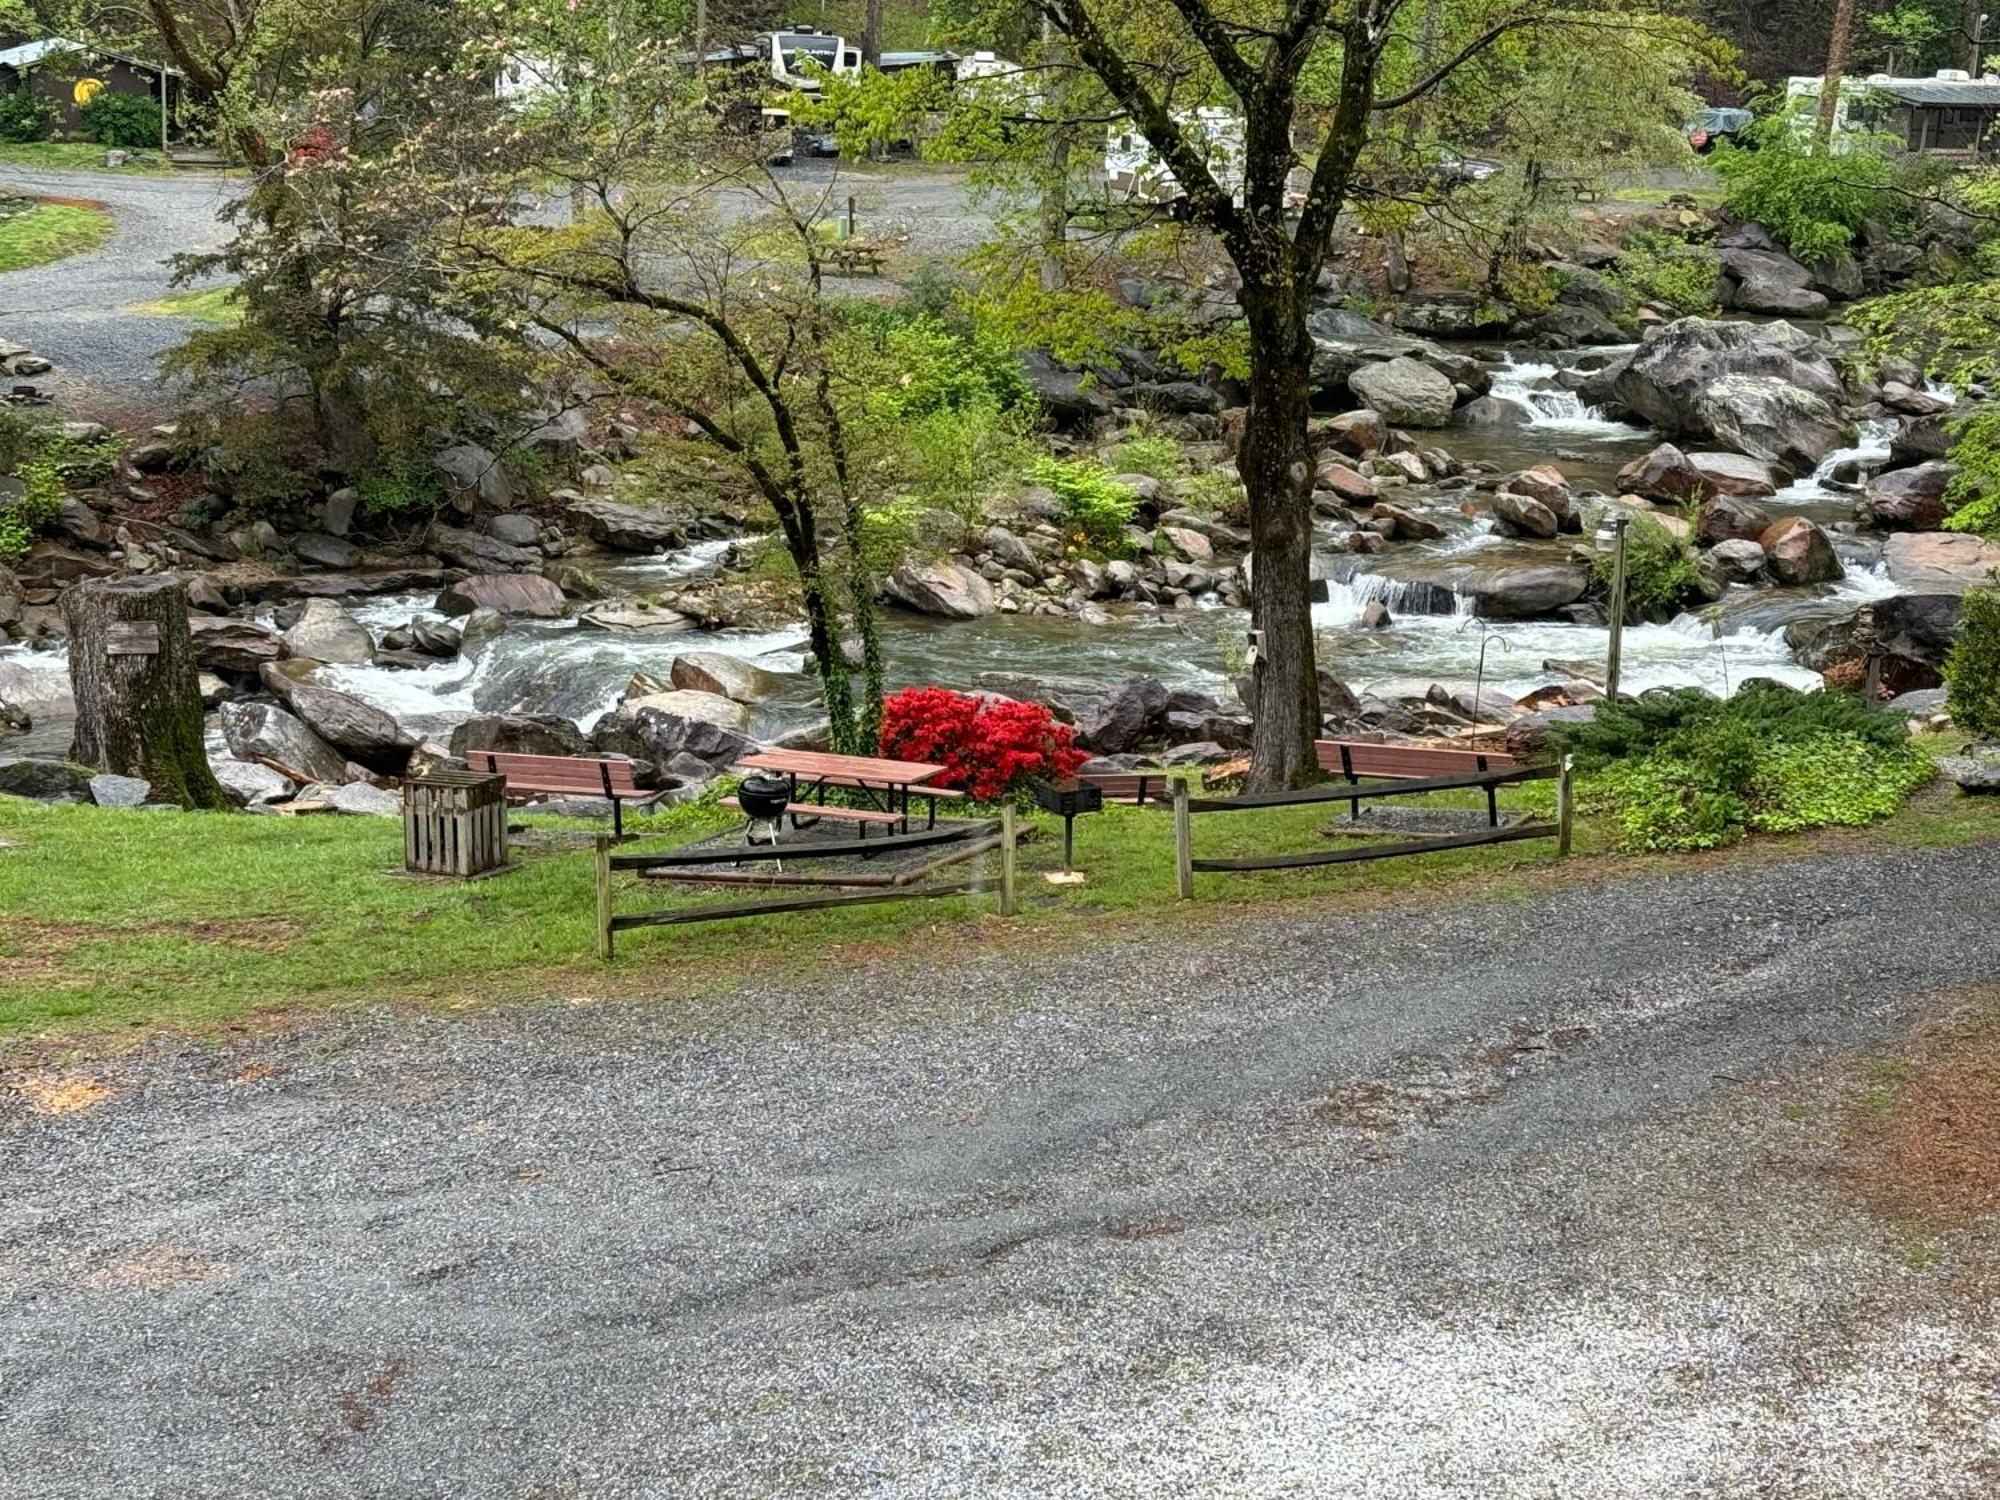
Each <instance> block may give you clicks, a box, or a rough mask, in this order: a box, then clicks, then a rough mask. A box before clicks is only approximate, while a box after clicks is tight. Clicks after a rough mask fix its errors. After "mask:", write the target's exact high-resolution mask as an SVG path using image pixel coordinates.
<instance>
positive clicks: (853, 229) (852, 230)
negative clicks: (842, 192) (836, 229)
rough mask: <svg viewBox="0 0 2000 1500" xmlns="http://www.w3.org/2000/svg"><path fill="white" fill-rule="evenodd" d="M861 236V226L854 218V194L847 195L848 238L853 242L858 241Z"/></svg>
mask: <svg viewBox="0 0 2000 1500" xmlns="http://www.w3.org/2000/svg"><path fill="white" fill-rule="evenodd" d="M860 235H861V226H860V224H859V223H857V222H856V221H855V218H854V194H852V193H849V194H848V195H847V237H848V238H849V239H850V240H852V239H858V238H859V237H860Z"/></svg>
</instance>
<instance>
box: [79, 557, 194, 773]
mask: <svg viewBox="0 0 2000 1500" xmlns="http://www.w3.org/2000/svg"><path fill="white" fill-rule="evenodd" d="M63 620H64V622H65V623H66V624H67V625H68V627H69V676H70V684H71V686H72V688H73V689H74V691H75V694H76V738H75V742H74V744H73V745H72V746H71V748H70V758H71V759H72V760H75V761H77V762H79V763H80V764H83V765H87V766H97V767H99V768H101V769H102V770H105V771H109V772H111V773H113V774H114V775H118V776H139V777H143V778H144V779H145V780H147V781H149V782H151V783H152V787H153V793H152V795H153V800H154V801H156V802H178V803H179V804H180V805H181V806H182V807H206V808H226V807H227V806H228V805H229V803H228V800H227V799H226V798H225V797H224V796H223V794H222V788H221V786H220V785H218V784H217V782H216V779H215V773H214V772H212V771H211V770H210V769H209V766H208V750H207V748H206V746H205V745H204V744H203V740H202V723H201V689H200V688H199V686H198V685H197V684H196V680H195V664H194V643H193V642H192V640H190V639H189V636H188V606H187V588H186V586H185V584H183V582H182V581H181V580H180V579H179V578H176V577H173V576H172V575H167V576H164V577H155V578H111V579H103V580H100V581H97V582H93V583H81V584H78V585H77V586H76V587H75V588H73V589H71V590H70V591H69V592H68V593H67V594H65V595H64V596H63Z"/></svg>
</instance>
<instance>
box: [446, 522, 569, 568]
mask: <svg viewBox="0 0 2000 1500" xmlns="http://www.w3.org/2000/svg"><path fill="white" fill-rule="evenodd" d="M430 546H431V550H432V551H433V552H435V553H437V555H438V556H439V557H442V558H443V559H444V560H445V561H446V562H449V563H455V564H457V565H458V566H459V567H461V568H469V569H471V570H472V571H473V572H475V573H518V572H523V571H528V570H532V569H535V568H539V567H540V566H541V565H542V554H541V553H540V552H539V551H537V550H536V549H534V548H532V547H516V546H512V545H510V544H509V543H507V542H503V541H501V540H500V539H499V538H498V537H495V536H491V535H489V534H488V533H486V532H483V531H470V530H467V529H466V528H464V527H462V526H442V525H440V526H433V527H432V528H431V532H430Z"/></svg>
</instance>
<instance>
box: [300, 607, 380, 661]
mask: <svg viewBox="0 0 2000 1500" xmlns="http://www.w3.org/2000/svg"><path fill="white" fill-rule="evenodd" d="M284 642H285V650H286V652H287V653H289V654H290V655H292V656H303V657H305V658H307V659H308V660H311V661H323V662H332V663H334V664H336V665H342V666H354V665H358V664H360V663H363V662H371V661H373V660H374V659H375V638H374V637H373V636H371V635H370V634H369V633H368V627H367V626H365V625H363V624H362V623H361V622H360V621H359V620H357V619H355V618H354V616H352V615H350V614H349V613H348V612H347V611H346V610H344V609H342V608H341V607H340V606H339V605H338V604H335V603H334V602H333V601H332V600H331V599H308V600H307V601H306V604H305V608H304V609H303V610H302V611H301V612H300V614H299V617H298V619H297V620H296V621H294V622H293V624H292V628H291V629H289V630H287V631H286V632H285V636H284Z"/></svg>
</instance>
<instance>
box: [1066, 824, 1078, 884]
mask: <svg viewBox="0 0 2000 1500" xmlns="http://www.w3.org/2000/svg"><path fill="white" fill-rule="evenodd" d="M1075 838H1076V814H1075V813H1066V814H1065V815H1064V816H1063V874H1065V875H1067V874H1069V860H1070V849H1071V844H1072V842H1073V841H1074V840H1075Z"/></svg>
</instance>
